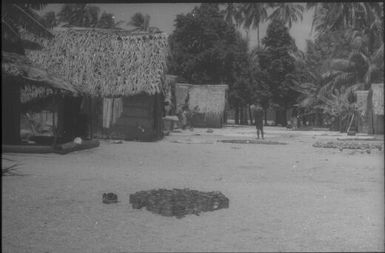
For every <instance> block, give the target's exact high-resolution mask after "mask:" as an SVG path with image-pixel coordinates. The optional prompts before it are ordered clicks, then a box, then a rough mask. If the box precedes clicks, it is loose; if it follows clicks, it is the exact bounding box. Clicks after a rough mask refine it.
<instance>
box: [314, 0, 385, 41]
mask: <svg viewBox="0 0 385 253" xmlns="http://www.w3.org/2000/svg"><path fill="white" fill-rule="evenodd" d="M306 8H307V9H314V16H313V22H312V28H314V30H315V31H316V32H317V33H318V34H325V33H326V32H328V31H335V30H343V29H349V28H350V29H354V30H357V29H358V30H361V29H364V28H369V27H371V29H379V27H380V26H381V22H382V20H383V12H382V10H383V3H380V2H340V3H308V4H307V5H306ZM381 18H382V19H381Z"/></svg>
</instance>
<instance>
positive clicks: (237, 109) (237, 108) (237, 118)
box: [234, 105, 239, 125]
mask: <svg viewBox="0 0 385 253" xmlns="http://www.w3.org/2000/svg"><path fill="white" fill-rule="evenodd" d="M234 120H235V124H237V125H239V107H238V105H236V106H235V115H234Z"/></svg>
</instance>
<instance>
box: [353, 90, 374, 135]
mask: <svg viewBox="0 0 385 253" xmlns="http://www.w3.org/2000/svg"><path fill="white" fill-rule="evenodd" d="M368 95H369V91H356V96H357V112H358V113H357V114H356V115H359V117H358V118H357V126H358V132H359V133H370V132H371V128H372V126H371V121H372V119H371V116H372V115H370V112H368V110H367V108H368ZM369 107H370V105H369Z"/></svg>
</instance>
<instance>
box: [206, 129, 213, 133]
mask: <svg viewBox="0 0 385 253" xmlns="http://www.w3.org/2000/svg"><path fill="white" fill-rule="evenodd" d="M206 132H207V133H214V130H212V129H211V128H209V129H207V131H206Z"/></svg>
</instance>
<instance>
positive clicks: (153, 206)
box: [130, 189, 229, 218]
mask: <svg viewBox="0 0 385 253" xmlns="http://www.w3.org/2000/svg"><path fill="white" fill-rule="evenodd" d="M130 203H131V204H132V207H133V208H134V209H141V208H142V207H145V208H146V209H147V210H148V211H150V212H153V213H157V214H160V215H163V216H176V217H177V218H183V217H184V216H185V215H187V214H195V215H199V213H200V212H207V211H214V210H218V209H222V208H228V207H229V199H228V198H227V197H226V196H225V195H223V194H222V193H221V192H217V191H214V192H200V191H196V190H190V189H173V190H167V189H158V190H150V191H139V192H136V193H135V194H130Z"/></svg>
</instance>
